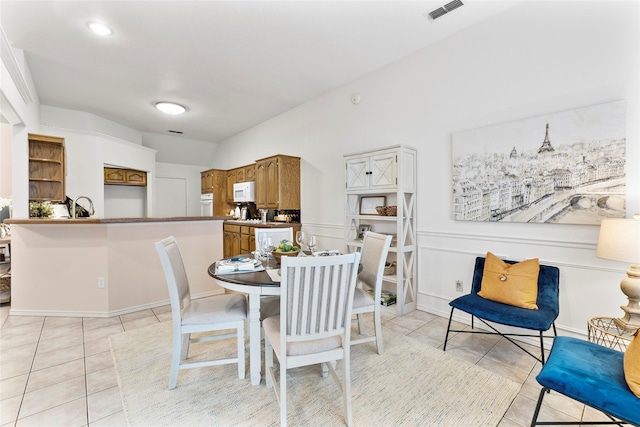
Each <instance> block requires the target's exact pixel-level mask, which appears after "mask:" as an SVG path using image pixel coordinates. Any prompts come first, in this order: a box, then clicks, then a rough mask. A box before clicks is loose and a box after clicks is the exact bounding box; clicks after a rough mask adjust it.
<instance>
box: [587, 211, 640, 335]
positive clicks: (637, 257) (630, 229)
mask: <svg viewBox="0 0 640 427" xmlns="http://www.w3.org/2000/svg"><path fill="white" fill-rule="evenodd" d="M596 256H597V257H598V258H604V259H610V260H614V261H623V262H630V263H631V266H630V267H629V270H628V271H627V277H625V278H624V279H622V282H620V289H621V290H622V293H624V294H625V295H626V296H627V298H628V299H629V302H628V304H627V305H626V306H621V307H620V308H621V309H622V310H623V311H624V312H625V315H624V317H622V318H619V319H614V321H615V323H616V325H618V327H620V328H622V329H624V330H626V331H630V332H634V331H636V330H637V329H638V328H640V214H636V215H634V217H633V219H604V220H602V222H601V224H600V236H599V238H598V248H597V249H596Z"/></svg>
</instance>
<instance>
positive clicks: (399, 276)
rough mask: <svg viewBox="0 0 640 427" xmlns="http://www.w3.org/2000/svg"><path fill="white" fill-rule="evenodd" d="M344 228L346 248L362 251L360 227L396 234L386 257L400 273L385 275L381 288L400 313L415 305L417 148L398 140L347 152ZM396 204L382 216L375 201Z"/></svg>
mask: <svg viewBox="0 0 640 427" xmlns="http://www.w3.org/2000/svg"><path fill="white" fill-rule="evenodd" d="M344 159H345V170H346V197H345V200H346V206H345V211H346V214H347V218H346V230H345V240H346V242H345V243H346V247H347V251H348V252H353V251H357V250H360V248H361V247H362V240H361V239H359V238H358V236H359V234H360V231H361V230H363V229H367V228H370V229H371V231H375V232H377V233H383V234H392V235H394V239H393V240H392V242H391V249H390V250H389V257H388V261H396V272H395V274H393V275H388V276H384V281H383V285H382V288H383V291H388V292H394V293H396V295H397V296H396V298H397V302H396V305H395V307H396V312H397V314H398V315H404V314H406V313H408V312H410V311H412V310H415V308H416V298H417V292H416V291H417V288H416V286H417V281H416V265H415V261H416V231H415V230H416V149H415V148H412V147H407V146H404V145H396V146H391V147H386V148H381V149H377V150H371V151H362V152H358V153H351V154H346V155H345V156H344ZM382 202H383V203H384V204H385V205H387V206H397V215H396V216H383V215H379V214H378V213H377V212H376V210H375V205H376V204H378V203H382Z"/></svg>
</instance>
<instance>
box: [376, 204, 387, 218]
mask: <svg viewBox="0 0 640 427" xmlns="http://www.w3.org/2000/svg"><path fill="white" fill-rule="evenodd" d="M376 212H378V215H382V216H385V215H386V214H387V207H386V206H376Z"/></svg>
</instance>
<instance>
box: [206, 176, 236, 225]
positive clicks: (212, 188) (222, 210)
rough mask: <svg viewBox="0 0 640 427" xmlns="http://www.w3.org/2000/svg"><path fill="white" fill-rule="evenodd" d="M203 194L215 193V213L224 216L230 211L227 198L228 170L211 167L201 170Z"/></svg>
mask: <svg viewBox="0 0 640 427" xmlns="http://www.w3.org/2000/svg"><path fill="white" fill-rule="evenodd" d="M200 182H201V185H200V192H201V194H213V215H214V216H224V215H227V214H228V213H229V209H230V206H229V204H228V203H227V202H226V200H227V191H228V190H227V171H224V170H220V169H209V170H206V171H203V172H200Z"/></svg>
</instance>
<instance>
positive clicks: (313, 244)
mask: <svg viewBox="0 0 640 427" xmlns="http://www.w3.org/2000/svg"><path fill="white" fill-rule="evenodd" d="M307 247H308V248H309V250H310V251H311V252H312V253H313V252H315V251H316V249H317V248H318V238H317V237H316V236H309V241H308V242H307Z"/></svg>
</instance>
